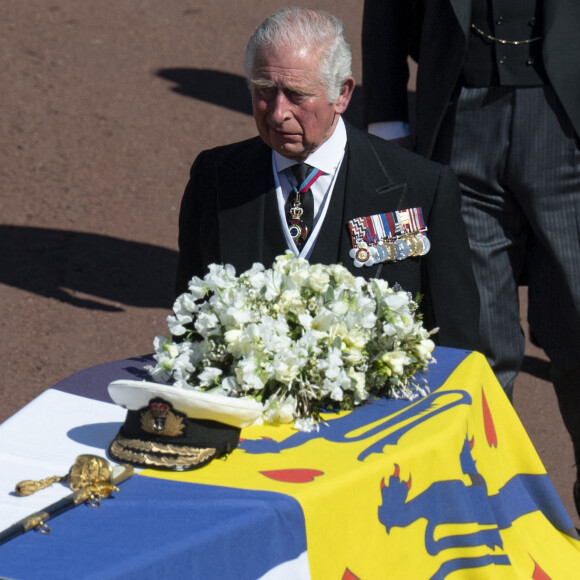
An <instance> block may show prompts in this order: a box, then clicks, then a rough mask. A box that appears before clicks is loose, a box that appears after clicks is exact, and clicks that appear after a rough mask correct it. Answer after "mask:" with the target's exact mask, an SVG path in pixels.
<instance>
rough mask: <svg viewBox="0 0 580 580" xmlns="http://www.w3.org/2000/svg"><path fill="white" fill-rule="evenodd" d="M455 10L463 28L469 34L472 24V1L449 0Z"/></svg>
mask: <svg viewBox="0 0 580 580" xmlns="http://www.w3.org/2000/svg"><path fill="white" fill-rule="evenodd" d="M449 3H450V4H451V7H452V8H453V12H455V16H456V17H457V20H458V21H459V24H460V25H461V29H462V30H463V32H464V33H465V36H467V34H468V32H469V26H470V25H471V2H470V1H467V0H449Z"/></svg>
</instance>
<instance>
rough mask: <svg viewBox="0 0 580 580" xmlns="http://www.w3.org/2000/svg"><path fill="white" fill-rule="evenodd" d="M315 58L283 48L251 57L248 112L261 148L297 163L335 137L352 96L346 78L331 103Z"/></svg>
mask: <svg viewBox="0 0 580 580" xmlns="http://www.w3.org/2000/svg"><path fill="white" fill-rule="evenodd" d="M318 62H319V58H318V53H317V51H309V50H307V49H301V48H294V47H288V48H284V49H281V50H279V51H278V53H277V54H273V53H272V52H268V53H264V52H259V53H257V54H256V58H255V62H254V71H253V74H252V107H253V111H254V119H255V121H256V126H257V128H258V132H259V134H260V137H262V139H263V140H264V142H265V143H266V145H268V146H269V147H271V148H272V149H274V150H275V151H277V152H278V153H280V154H281V155H284V157H289V158H290V159H294V160H296V161H302V160H304V159H306V157H308V155H310V154H311V153H312V152H313V151H315V150H316V149H318V147H320V145H321V144H322V143H324V142H325V141H326V140H327V139H328V138H329V137H330V136H331V135H332V133H333V132H334V129H335V127H336V124H337V122H338V115H340V114H342V113H343V112H344V111H345V110H346V107H347V106H348V103H349V101H350V97H351V95H352V90H353V88H354V79H352V78H350V79H349V80H348V81H347V82H346V83H345V85H344V87H343V90H342V92H341V94H340V96H339V97H338V99H337V100H336V102H335V103H329V99H328V95H327V90H326V87H325V85H324V84H323V82H322V81H321V80H320V78H319V75H318Z"/></svg>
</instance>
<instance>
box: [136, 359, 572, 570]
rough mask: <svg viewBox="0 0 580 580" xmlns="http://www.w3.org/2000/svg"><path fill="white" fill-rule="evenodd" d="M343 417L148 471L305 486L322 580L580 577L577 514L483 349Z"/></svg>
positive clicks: (281, 487)
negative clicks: (170, 469) (435, 383)
mask: <svg viewBox="0 0 580 580" xmlns="http://www.w3.org/2000/svg"><path fill="white" fill-rule="evenodd" d="M331 417H332V418H330V417H329V418H328V420H327V426H321V428H320V430H319V431H318V432H313V433H301V432H297V431H296V430H294V429H293V428H292V427H291V426H266V425H265V426H260V427H250V428H247V429H244V430H243V432H242V439H243V441H241V443H240V448H239V449H237V450H236V451H234V452H233V453H232V454H231V455H230V456H229V457H228V458H227V460H217V461H213V462H212V463H210V464H209V465H208V466H206V467H204V468H202V469H200V470H197V471H191V472H187V473H181V474H175V473H171V474H168V473H165V472H159V471H153V470H148V471H145V472H143V475H148V476H154V477H163V478H168V479H175V480H179V481H187V482H192V483H199V484H208V485H216V486H227V487H237V488H245V489H255V490H264V491H273V492H279V493H284V494H288V495H290V496H293V497H294V498H296V499H297V500H298V501H299V503H300V505H301V506H302V508H303V511H304V516H305V521H306V537H307V546H308V558H309V562H310V570H311V575H312V578H314V579H317V580H318V579H322V580H327V579H337V580H339V579H349V578H351V579H356V578H359V579H361V580H374V579H384V578H394V579H397V580H399V579H403V580H404V579H412V580H416V579H422V578H425V579H427V578H429V579H440V578H448V579H451V580H453V579H457V578H469V579H470V580H477V579H482V580H483V579H485V580H488V579H489V578H494V580H495V579H503V578H506V579H507V578H509V579H513V578H526V579H530V578H534V579H536V580H537V579H552V580H561V579H568V578H570V579H571V578H576V577H578V576H577V574H578V570H580V542H579V541H578V540H577V539H573V537H571V536H573V535H574V531H573V528H572V523H571V521H570V518H569V517H568V516H567V514H566V513H565V511H564V508H563V507H562V504H561V502H560V500H559V499H558V497H557V496H556V494H555V491H554V489H553V487H552V484H551V482H550V481H549V479H548V477H547V475H546V472H545V469H544V467H543V465H542V463H541V461H540V459H539V458H538V456H537V453H536V451H535V450H534V448H533V446H532V444H531V442H530V440H529V438H528V436H527V434H526V432H525V430H524V428H523V426H522V425H521V423H520V421H519V419H518V417H517V415H516V413H515V412H514V410H513V408H512V406H511V404H510V403H509V401H508V400H507V398H506V396H505V394H504V393H503V391H502V389H501V387H500V386H499V384H498V383H497V381H496V379H495V377H494V375H493V373H492V371H491V369H490V368H489V366H488V364H487V362H486V361H485V359H484V357H483V356H482V355H480V354H478V353H471V354H469V355H468V356H467V357H466V358H465V359H464V360H463V361H462V362H461V363H460V364H459V365H458V367H457V368H456V369H455V370H454V371H453V372H452V373H451V375H450V376H449V377H448V378H447V380H446V381H445V382H444V384H443V385H442V386H441V387H440V388H438V389H437V390H436V391H434V392H432V393H431V394H430V395H429V397H427V398H425V399H422V400H420V401H416V402H414V403H408V402H401V401H385V400H381V401H375V402H373V403H370V404H366V405H363V406H361V407H360V408H357V409H356V410H355V411H353V412H352V413H347V414H344V415H343V416H341V417H339V418H336V417H337V416H336V415H332V416H331ZM576 537H577V536H576Z"/></svg>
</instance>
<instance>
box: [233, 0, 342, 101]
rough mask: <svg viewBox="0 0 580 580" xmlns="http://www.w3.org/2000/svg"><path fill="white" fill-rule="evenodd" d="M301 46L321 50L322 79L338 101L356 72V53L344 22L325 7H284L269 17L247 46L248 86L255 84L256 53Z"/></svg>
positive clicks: (329, 94)
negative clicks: (350, 43)
mask: <svg viewBox="0 0 580 580" xmlns="http://www.w3.org/2000/svg"><path fill="white" fill-rule="evenodd" d="M297 45H298V46H302V47H306V48H308V49H315V50H321V59H320V64H319V68H318V71H319V74H320V80H321V81H322V82H323V83H324V84H325V86H326V89H327V94H328V98H329V101H330V102H331V103H333V102H335V101H336V99H338V97H339V95H340V90H341V88H342V86H343V84H344V83H345V81H346V80H347V79H348V77H350V76H351V75H352V72H351V66H352V53H351V48H350V45H349V44H348V42H347V40H346V37H345V34H344V25H343V23H342V22H341V20H340V19H338V18H337V17H336V16H333V15H332V14H330V13H328V12H325V11H324V10H312V9H307V8H298V7H294V8H284V9H282V10H279V11H278V12H275V13H274V14H272V15H271V16H269V17H268V18H266V20H264V22H262V24H260V26H259V27H258V28H257V29H256V31H255V32H254V34H253V35H252V37H251V38H250V40H249V42H248V45H247V47H246V55H245V61H244V70H245V73H246V79H247V81H248V86H250V87H251V81H252V74H253V70H254V61H255V58H256V54H258V53H259V52H264V51H265V52H267V51H277V50H279V49H281V48H282V47H288V46H290V47H294V46H297Z"/></svg>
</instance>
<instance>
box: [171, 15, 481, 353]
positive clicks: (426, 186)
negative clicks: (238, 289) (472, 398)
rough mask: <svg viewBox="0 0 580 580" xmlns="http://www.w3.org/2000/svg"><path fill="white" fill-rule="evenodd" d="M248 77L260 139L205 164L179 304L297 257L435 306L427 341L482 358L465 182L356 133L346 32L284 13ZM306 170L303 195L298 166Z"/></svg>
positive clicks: (187, 222) (194, 179)
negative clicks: (191, 291) (210, 277)
mask: <svg viewBox="0 0 580 580" xmlns="http://www.w3.org/2000/svg"><path fill="white" fill-rule="evenodd" d="M246 73H247V78H248V83H249V86H250V90H251V94H252V103H253V114H254V118H255V121H256V125H257V128H258V133H259V137H255V138H253V139H249V140H247V141H243V142H241V143H234V144H231V145H226V146H222V147H217V148H215V149H212V150H208V151H204V152H202V153H201V154H200V155H199V156H198V158H197V159H196V160H195V162H194V164H193V166H192V168H191V174H190V180H189V183H188V185H187V188H186V190H185V194H184V197H183V201H182V205H181V211H180V218H179V266H178V273H177V280H176V290H177V292H178V293H181V292H184V291H186V290H187V284H188V282H189V280H190V279H191V278H192V277H193V276H194V275H195V276H200V277H203V276H204V275H205V273H206V272H207V267H208V265H209V264H211V263H229V264H233V265H234V266H235V267H236V270H237V272H238V273H241V272H242V271H244V270H246V269H248V268H250V267H251V266H252V264H253V263H254V262H261V263H263V264H264V265H265V266H266V267H270V266H271V265H272V263H273V261H274V260H275V258H276V256H278V255H280V254H283V253H284V252H285V251H287V250H289V249H290V250H291V251H293V252H294V253H295V254H296V255H300V256H302V257H305V258H307V259H309V260H310V261H311V262H313V263H326V264H332V263H339V262H340V263H342V264H343V265H345V266H346V267H348V268H349V269H350V270H351V271H352V272H353V273H354V274H356V275H363V276H365V277H367V278H370V277H374V276H380V277H381V278H384V279H386V280H388V281H389V282H390V283H391V284H393V285H394V284H399V285H400V286H401V287H402V288H403V289H404V290H406V291H408V292H410V293H412V295H413V296H416V295H417V294H420V295H422V298H421V302H420V308H421V311H422V312H423V315H424V320H425V325H426V327H427V328H428V329H431V328H435V327H438V328H439V329H440V330H439V332H438V334H437V335H435V336H434V340H435V341H436V342H439V343H440V344H442V345H445V346H453V347H460V348H467V349H476V348H477V347H478V344H479V334H478V312H479V301H478V295H477V290H476V287H475V281H474V277H473V272H472V268H471V263H470V258H469V248H468V245H467V237H466V234H465V228H464V225H463V223H462V220H461V214H460V204H459V199H460V197H459V189H458V184H457V180H456V178H455V176H454V175H453V173H452V172H451V170H450V169H449V168H446V167H443V166H441V165H438V164H435V163H432V162H430V161H427V160H425V159H423V158H421V157H419V156H416V155H414V154H412V153H409V152H408V151H405V150H404V149H402V148H400V147H397V146H395V145H393V144H391V143H388V142H386V141H384V140H382V139H378V138H376V137H373V136H372V135H368V133H366V132H364V131H360V130H357V129H355V128H354V127H351V126H349V125H347V124H346V123H345V122H344V121H343V119H342V117H341V115H342V113H344V111H345V110H346V108H347V106H348V104H349V101H350V98H351V95H352V92H353V89H354V85H355V82H354V79H353V77H352V75H351V53H350V47H349V45H348V43H347V42H346V39H345V38H344V31H343V26H342V23H341V22H340V21H339V20H338V19H336V18H335V17H333V16H331V15H330V14H328V13H326V12H323V11H318V10H306V9H302V8H293V9H286V10H281V11H279V12H277V13H275V14H274V15H272V16H271V17H269V18H268V19H266V20H265V21H264V22H263V23H262V25H261V26H260V27H259V28H258V29H257V30H256V32H255V33H254V35H253V36H252V38H251V40H250V42H249V44H248V47H247V50H246ZM304 164H308V165H309V167H308V168H307V172H306V173H307V177H306V179H305V181H304V183H301V182H302V178H297V177H295V176H294V173H293V171H294V170H293V168H292V166H303V165H304ZM306 183H308V185H306V186H305V185H304V184H306ZM311 183H313V184H312V186H311V187H310V188H309V185H310V184H311ZM309 213H311V219H312V221H310V220H309V218H308V214H309ZM349 222H351V223H350V225H349ZM373 224H374V226H373ZM391 226H392V227H391Z"/></svg>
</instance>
